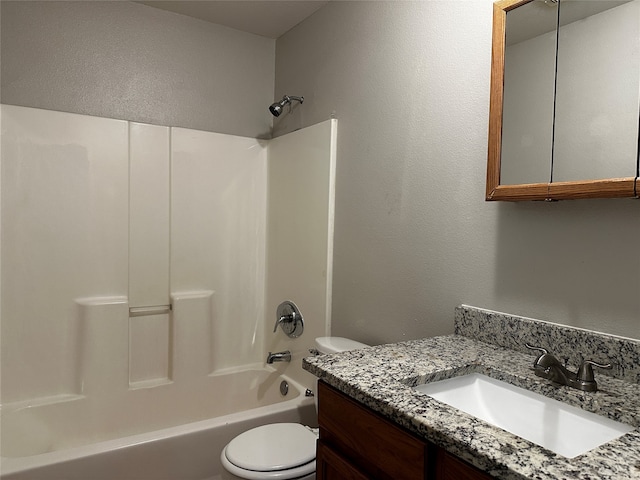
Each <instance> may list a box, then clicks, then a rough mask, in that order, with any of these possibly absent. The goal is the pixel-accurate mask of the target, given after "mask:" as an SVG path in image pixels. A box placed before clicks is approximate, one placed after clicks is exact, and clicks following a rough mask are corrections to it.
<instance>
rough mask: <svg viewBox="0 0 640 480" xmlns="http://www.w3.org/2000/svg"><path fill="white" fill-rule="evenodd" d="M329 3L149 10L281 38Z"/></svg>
mask: <svg viewBox="0 0 640 480" xmlns="http://www.w3.org/2000/svg"><path fill="white" fill-rule="evenodd" d="M328 1H329V0H285V1H281V0H173V1H169V0H151V1H139V2H137V3H144V4H145V5H149V6H150V7H155V8H160V9H162V10H168V11H170V12H174V13H180V14H182V15H187V16H189V17H194V18H198V19H200V20H204V21H207V22H211V23H217V24H220V25H224V26H226V27H230V28H234V29H236V30H241V31H243V32H249V33H253V34H256V35H262V36H263V37H268V38H278V37H279V36H281V35H282V34H284V33H286V32H287V31H289V30H291V29H292V28H293V27H295V26H296V25H297V24H298V23H300V22H301V21H302V20H304V19H305V18H307V17H309V16H311V15H312V14H313V13H314V12H315V11H316V10H318V9H319V8H320V7H322V6H323V5H325V4H326V3H327V2H328Z"/></svg>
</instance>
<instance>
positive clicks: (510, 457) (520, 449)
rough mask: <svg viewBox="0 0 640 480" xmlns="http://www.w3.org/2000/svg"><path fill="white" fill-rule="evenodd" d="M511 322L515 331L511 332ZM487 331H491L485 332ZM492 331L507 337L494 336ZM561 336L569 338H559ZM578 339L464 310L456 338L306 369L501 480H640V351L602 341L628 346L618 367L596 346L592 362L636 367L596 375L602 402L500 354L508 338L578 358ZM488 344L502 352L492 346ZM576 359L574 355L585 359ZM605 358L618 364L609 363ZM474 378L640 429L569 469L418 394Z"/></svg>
mask: <svg viewBox="0 0 640 480" xmlns="http://www.w3.org/2000/svg"><path fill="white" fill-rule="evenodd" d="M505 321H507V323H509V325H510V327H509V328H506V327H505V324H504V322H505ZM478 322H480V323H482V324H483V325H484V327H483V328H478ZM527 322H529V323H527ZM519 323H522V324H519ZM540 327H542V328H540ZM492 328H496V329H500V330H502V331H501V332H498V331H495V332H493V333H491V332H490V330H491V329H492ZM531 328H533V329H534V330H531ZM558 328H559V329H560V330H558V331H555V329H558ZM573 330H574V329H567V328H565V327H558V326H555V325H553V324H546V323H544V322H536V321H531V320H528V319H520V318H518V317H513V316H506V315H501V314H496V313H494V312H488V311H484V310H478V309H474V308H472V307H459V308H458V309H456V332H457V333H456V334H455V335H449V336H442V337H434V338H426V339H422V340H415V341H409V342H403V343H396V344H390V345H382V346H376V347H368V348H363V349H360V350H354V351H351V352H344V353H338V354H332V355H322V356H318V357H309V358H306V359H305V360H304V362H303V366H304V368H305V369H306V370H308V371H309V372H311V373H313V374H314V375H316V376H318V377H320V378H321V379H322V380H324V381H326V382H327V383H328V384H330V385H332V386H333V387H335V388H337V389H338V390H340V391H342V392H343V393H345V394H347V395H349V396H350V397H352V398H354V399H355V400H358V401H359V402H361V403H362V404H364V405H366V406H368V407H369V408H371V409H372V410H374V411H376V412H378V413H380V414H382V415H383V416H385V417H386V418H388V419H390V420H392V421H393V422H395V423H397V424H399V425H401V426H403V427H405V428H406V429H407V430H409V431H412V432H414V433H415V434H417V435H418V436H420V437H422V438H424V439H426V440H428V441H431V442H433V443H435V444H436V445H438V446H440V447H443V448H444V449H446V450H447V451H449V452H451V453H453V454H454V455H457V456H458V457H460V458H462V459H464V460H466V461H467V462H469V463H471V464H473V465H475V466H476V467H478V468H480V469H482V470H484V471H487V472H489V473H490V474H491V475H493V476H495V477H496V478H501V479H524V478H526V479H549V480H551V479H553V480H561V479H584V480H587V479H589V480H595V479H603V480H624V479H640V384H638V382H637V380H633V379H634V378H636V379H637V377H636V375H637V372H636V370H635V369H637V368H638V366H637V364H634V361H637V357H638V354H639V353H640V342H636V341H634V340H629V341H627V340H626V339H622V340H620V339H618V338H617V337H611V336H607V335H599V334H593V335H595V336H596V337H598V336H601V337H602V341H603V342H605V343H606V342H608V341H614V340H615V341H619V340H620V341H622V345H617V346H616V347H615V349H616V350H615V355H616V358H611V350H610V348H611V347H609V350H606V349H605V347H603V346H602V343H601V342H600V341H599V340H597V339H596V340H593V339H590V340H589V342H591V343H589V342H587V343H589V345H590V346H589V347H588V348H587V352H586V353H585V356H588V355H590V354H591V353H592V348H594V349H595V350H593V351H595V352H600V354H601V356H600V357H590V358H594V359H595V360H600V361H605V360H611V361H612V363H615V364H616V365H624V366H626V367H625V368H617V369H614V371H613V373H614V374H615V375H616V377H618V378H615V377H613V376H607V375H603V374H602V372H596V380H597V381H598V385H599V391H598V392H595V393H585V392H580V391H578V390H574V389H570V388H569V387H558V386H554V385H552V384H551V383H550V382H548V381H546V380H544V379H541V378H539V377H536V376H535V375H534V374H533V371H532V370H531V365H532V362H533V360H534V359H535V354H534V353H533V352H523V351H517V350H512V349H508V348H505V347H502V346H499V344H500V343H501V342H504V339H505V335H506V336H508V337H509V338H510V339H511V341H513V342H514V345H520V344H521V343H522V344H523V343H524V341H528V342H529V343H534V344H535V343H538V342H539V341H540V340H541V339H543V340H546V342H545V343H543V344H542V346H545V347H547V348H549V349H550V350H551V352H552V353H556V352H555V351H554V350H553V349H552V347H553V346H556V345H557V344H558V342H560V343H562V342H564V344H566V346H567V348H570V349H572V350H573V351H575V350H576V349H578V350H579V348H578V346H577V345H576V344H575V343H572V341H571V340H570V339H569V340H568V338H569V337H571V335H572V334H573ZM475 331H477V332H483V333H482V335H485V336H484V337H482V340H484V341H480V340H478V339H476V338H470V337H469V336H467V335H471V336H476V337H477V336H479V335H476V334H475V333H473V332H475ZM549 331H553V332H552V333H549ZM515 332H519V333H515ZM576 335H578V336H577V337H576V339H579V340H581V341H584V340H583V339H582V338H581V337H580V336H579V335H584V331H582V330H576ZM487 340H494V342H493V343H487ZM548 343H551V344H552V345H549V344H548ZM538 344H539V345H540V343H538ZM573 351H572V352H571V354H573V355H575V353H574V352H573ZM583 351H584V350H583ZM569 353H570V352H568V351H567V352H564V351H559V352H558V354H557V356H558V357H559V358H565V356H566V357H571V355H569ZM604 353H607V354H608V355H607V356H602V354H604ZM563 354H565V356H563ZM619 356H621V357H624V358H619ZM570 365H571V363H570ZM472 372H477V373H483V374H485V375H488V376H491V377H494V378H497V379H500V380H503V381H506V382H508V383H511V384H514V385H517V386H520V387H523V388H526V389H528V390H531V391H535V392H538V393H541V394H543V395H546V396H548V397H551V398H555V399H557V400H561V401H564V402H566V403H568V404H571V405H575V406H578V407H581V408H583V409H585V410H588V411H591V412H594V413H599V414H601V415H604V416H607V417H609V418H612V419H614V420H618V421H621V422H624V423H627V424H630V425H633V426H635V427H636V429H635V430H633V431H632V432H630V433H628V434H626V435H624V436H622V437H620V438H618V439H616V440H614V441H611V442H609V443H607V444H605V445H602V446H600V447H598V448H596V449H593V450H591V451H589V452H587V453H585V454H583V455H580V456H578V457H576V458H573V459H567V458H565V457H563V456H560V455H558V454H555V453H553V452H551V451H549V450H547V449H544V448H543V447H540V446H538V445H535V444H533V443H531V442H529V441H527V440H524V439H522V438H520V437H517V436H515V435H513V434H511V433H508V432H506V431H505V430H502V429H500V428H497V427H494V426H492V425H490V424H488V423H485V422H483V421H481V420H478V419H476V418H474V417H472V416H471V415H468V414H466V413H464V412H461V411H459V410H456V409H454V408H453V407H450V406H448V405H446V404H443V403H440V402H438V401H436V400H435V399H432V398H431V397H429V396H427V395H424V394H421V393H419V392H417V391H415V390H413V389H412V386H415V385H418V384H422V383H427V382H430V381H436V380H440V379H443V378H448V377H451V376H456V375H460V374H465V373H472ZM622 378H624V379H622Z"/></svg>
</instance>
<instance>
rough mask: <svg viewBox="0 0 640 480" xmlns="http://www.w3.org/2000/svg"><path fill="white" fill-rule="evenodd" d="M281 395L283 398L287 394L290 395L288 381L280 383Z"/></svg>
mask: <svg viewBox="0 0 640 480" xmlns="http://www.w3.org/2000/svg"><path fill="white" fill-rule="evenodd" d="M280 393H281V394H282V396H283V397H284V396H285V395H286V394H287V393H289V384H288V383H287V381H286V380H283V381H282V382H281V383H280Z"/></svg>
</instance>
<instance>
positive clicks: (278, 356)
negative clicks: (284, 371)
mask: <svg viewBox="0 0 640 480" xmlns="http://www.w3.org/2000/svg"><path fill="white" fill-rule="evenodd" d="M290 361H291V352H290V351H289V350H285V351H284V352H276V353H271V352H269V355H267V363H269V364H271V363H273V362H290Z"/></svg>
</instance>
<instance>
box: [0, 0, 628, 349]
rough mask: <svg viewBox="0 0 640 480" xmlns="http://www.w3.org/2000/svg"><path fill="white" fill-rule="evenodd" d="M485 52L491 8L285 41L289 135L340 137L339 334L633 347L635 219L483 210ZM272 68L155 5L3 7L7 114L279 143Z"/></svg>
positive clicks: (244, 47)
mask: <svg viewBox="0 0 640 480" xmlns="http://www.w3.org/2000/svg"><path fill="white" fill-rule="evenodd" d="M132 45H133V46H134V48H133V49H132V48H131V46H132ZM490 45H491V0H467V1H455V2H454V1H437V0H429V1H424V2H402V1H393V2H379V1H372V2H342V1H336V2H330V3H329V4H328V5H327V6H325V7H323V8H322V9H321V10H319V11H318V12H316V13H315V14H314V15H313V16H312V17H311V18H310V19H308V20H307V21H305V22H303V23H302V24H300V25H299V26H298V27H296V28H294V29H293V30H291V31H290V32H288V33H287V34H286V35H285V36H283V37H281V38H280V39H279V40H278V41H277V43H276V48H277V55H276V60H275V72H276V73H275V92H276V95H275V97H278V96H281V95H282V94H283V93H287V94H290V95H304V96H305V103H304V105H302V106H297V107H296V108H294V109H293V111H292V113H291V114H290V115H286V116H282V117H279V118H278V119H276V121H275V129H276V132H277V133H279V134H281V133H284V132H287V131H292V130H294V129H296V128H299V127H301V126H306V125H311V124H315V123H317V122H319V121H322V120H326V119H327V118H329V117H330V116H331V115H332V114H335V116H336V117H337V118H338V119H339V126H338V171H337V199H336V232H335V233H336V237H335V266H334V289H333V298H334V301H333V315H332V318H333V326H334V329H333V332H334V333H335V334H339V335H345V336H350V337H353V338H355V339H358V340H362V341H366V342H370V343H381V342H391V341H395V340H402V339H409V338H416V337H424V336H430V335H436V334H440V333H447V332H451V331H452V321H453V320H452V319H453V308H454V307H455V306H456V305H458V304H460V303H467V304H471V305H476V306H480V307H486V308H492V309H496V310H502V311H506V312H509V313H514V314H521V315H528V316H531V317H534V318H540V319H544V320H549V321H554V322H558V323H563V324H567V325H576V326H581V327H584V328H591V329H595V330H600V331H606V332H611V333H616V334H620V335H625V336H630V337H634V338H640V250H639V247H638V238H640V201H638V200H589V201H586V200H580V201H572V202H560V203H544V202H541V203H522V204H507V203H487V202H484V200H483V198H484V181H485V180H484V178H485V162H486V144H487V121H488V120H487V119H488V103H489V67H490ZM273 56H274V42H273V41H272V40H268V39H264V38H261V37H255V36H252V35H247V34H242V33H239V32H235V31H233V30H230V29H226V28H223V27H218V26H215V25H211V24H206V23H204V22H199V21H197V20H193V19H190V18H187V17H182V16H179V15H175V14H171V13H168V12H163V11H160V10H156V9H153V8H151V7H147V6H143V5H137V4H129V3H122V2H104V3H102V2H69V3H64V2H63V3H58V2H44V3H34V2H19V4H16V3H13V2H5V1H3V2H2V86H1V87H2V101H3V102H5V103H10V104H18V105H27V106H35V107H40V108H50V109H55V110H66V111H75V112H79V113H88V114H93V115H100V116H107V117H116V118H125V119H129V120H137V121H143V122H149V123H159V124H165V125H180V126H185V127H189V128H200V129H204V130H212V131H218V132H223V133H234V134H238V135H247V136H265V134H266V135H267V136H268V135H269V134H270V126H271V118H270V115H269V113H268V112H267V111H266V106H267V105H268V104H269V103H271V102H272V101H273V98H274V83H273V82H274V77H273V75H274V73H273V72H274V58H273ZM265 132H266V133H265Z"/></svg>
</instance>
